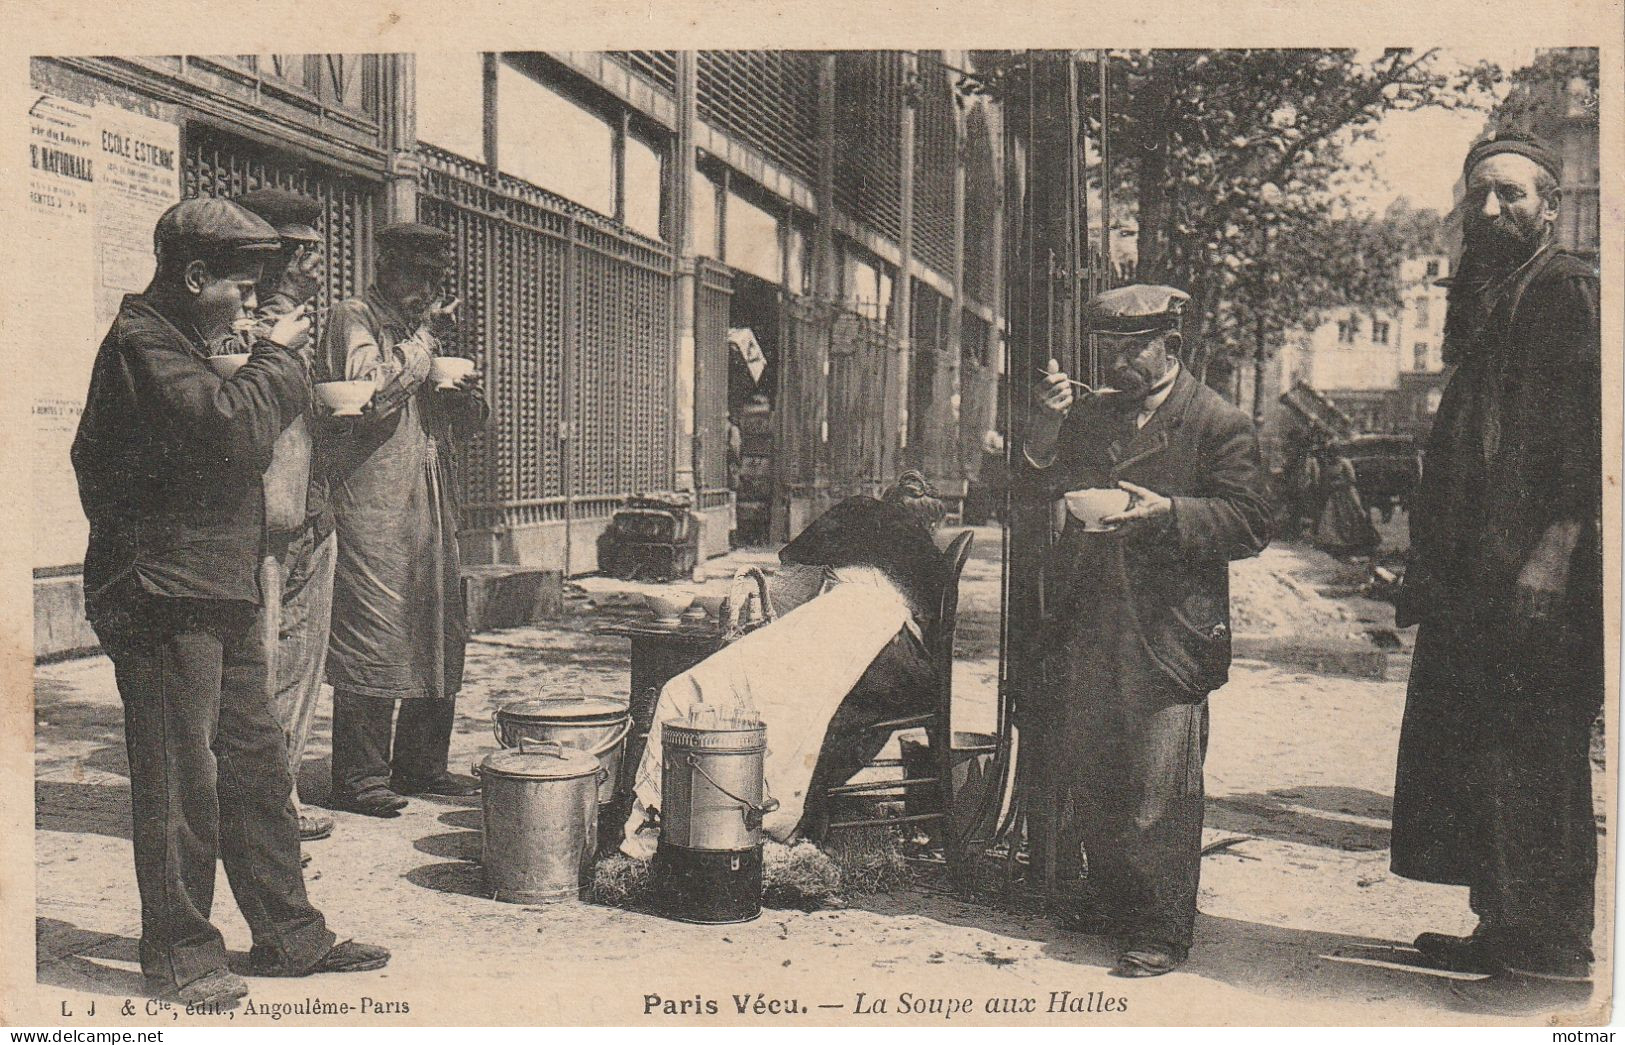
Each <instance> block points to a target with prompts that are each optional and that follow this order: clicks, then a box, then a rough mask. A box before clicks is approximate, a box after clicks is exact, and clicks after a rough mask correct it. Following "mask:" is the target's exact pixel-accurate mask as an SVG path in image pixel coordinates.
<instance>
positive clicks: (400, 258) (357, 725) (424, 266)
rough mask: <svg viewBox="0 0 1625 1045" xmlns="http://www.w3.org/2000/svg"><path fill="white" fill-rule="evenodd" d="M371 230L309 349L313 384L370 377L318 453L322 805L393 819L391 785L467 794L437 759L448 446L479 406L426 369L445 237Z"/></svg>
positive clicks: (449, 691)
mask: <svg viewBox="0 0 1625 1045" xmlns="http://www.w3.org/2000/svg"><path fill="white" fill-rule="evenodd" d="M377 240H378V248H379V255H378V280H377V282H376V283H375V284H374V285H373V286H372V287H370V288H368V290H367V292H366V293H365V294H364V295H363V296H362V297H359V298H352V299H350V300H348V301H344V302H342V303H340V304H338V305H335V306H334V307H333V309H332V310H331V312H330V314H329V316H328V321H327V329H326V330H325V331H323V334H322V343H321V349H320V351H319V353H318V360H317V366H318V370H319V371H320V376H322V377H323V378H324V379H326V380H369V381H372V382H373V383H374V385H375V387H376V391H375V392H374V393H373V397H372V401H371V403H370V404H369V406H368V409H367V410H366V411H365V412H364V413H363V415H362V417H361V418H359V419H358V420H357V422H356V424H355V426H354V428H353V429H352V430H351V431H350V432H349V433H348V434H346V435H344V436H341V437H337V438H334V439H332V440H324V443H323V446H322V449H321V456H322V458H323V467H324V469H325V470H326V474H327V477H328V481H329V483H330V489H331V497H332V505H333V515H334V521H335V524H336V526H337V529H338V540H339V550H338V568H337V570H336V572H335V575H334V583H333V624H332V632H331V639H330V642H329V648H328V661H327V680H328V681H329V682H330V683H332V685H333V794H332V804H333V806H334V808H336V809H344V810H349V811H351V812H357V813H362V814H366V815H369V816H396V815H398V814H399V811H400V810H401V808H403V807H404V806H405V805H406V798H405V797H403V796H406V795H416V794H435V795H467V794H472V793H474V792H475V791H477V790H478V784H477V783H476V782H475V781H473V780H472V779H471V778H468V777H463V776H457V775H454V774H452V773H451V772H449V771H448V769H447V765H446V757H447V751H448V749H449V747H450V744H451V730H452V724H453V721H454V718H455V704H454V700H455V698H456V696H457V692H458V690H459V689H461V688H462V682H463V651H464V646H465V645H466V643H467V640H468V629H467V626H466V624H465V622H464V619H463V602H462V589H461V582H460V578H459V573H458V567H459V560H460V556H459V554H458V548H457V528H458V525H459V520H458V515H459V513H458V507H457V501H456V486H457V482H456V478H455V476H454V475H453V474H452V471H451V465H452V461H451V454H452V448H453V442H454V440H458V439H462V438H465V437H466V436H468V435H469V434H471V433H473V432H474V431H476V430H477V429H478V428H479V426H481V425H483V424H484V423H485V421H486V419H487V418H488V417H489V414H490V411H489V410H488V409H487V407H486V405H485V399H484V397H483V396H482V395H481V394H480V390H479V379H478V375H477V372H476V373H474V374H470V375H469V376H468V377H466V378H463V379H461V380H460V381H459V382H458V383H456V384H455V385H453V386H451V387H439V385H438V383H436V382H433V381H429V380H427V378H428V376H429V370H430V366H431V364H432V362H433V361H434V359H435V357H436V356H438V355H443V354H449V350H450V347H451V346H450V345H449V344H448V339H449V337H450V336H451V335H452V333H453V332H454V331H455V310H456V307H457V302H455V301H453V302H451V303H450V304H449V305H441V304H440V291H441V288H442V285H443V284H444V282H445V280H446V276H447V272H448V270H449V269H450V268H451V266H452V264H453V260H454V258H453V253H452V246H453V240H452V238H451V236H450V235H449V234H448V233H446V232H443V231H441V230H440V229H437V228H434V227H432V226H429V225H420V224H416V223H403V224H396V225H390V226H387V227H385V228H383V229H380V230H379V231H378V233H377ZM397 712H398V714H397Z"/></svg>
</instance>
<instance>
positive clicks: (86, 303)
mask: <svg viewBox="0 0 1625 1045" xmlns="http://www.w3.org/2000/svg"><path fill="white" fill-rule="evenodd" d="M331 57H332V59H333V60H329V61H325V62H317V61H313V60H312V56H301V55H292V56H289V55H272V56H260V57H257V58H256V57H253V56H250V57H248V58H243V57H241V56H216V57H212V58H173V57H170V58H166V57H154V58H67V57H64V58H35V59H33V60H32V61H31V62H30V85H31V87H32V90H31V91H30V93H29V94H28V96H27V103H28V106H29V108H28V113H27V118H28V121H29V129H30V134H29V142H28V146H29V153H28V166H27V168H26V171H27V177H28V211H27V218H26V223H25V225H24V227H23V228H21V229H18V230H16V231H18V232H20V233H21V234H22V238H20V239H19V240H18V241H17V242H18V248H17V249H20V250H22V251H23V252H24V253H25V254H26V256H27V257H28V260H29V262H30V263H29V264H28V265H27V266H26V270H27V272H28V273H29V277H28V282H27V283H26V284H25V285H24V286H23V287H21V288H20V295H19V301H20V303H21V304H22V308H21V309H20V310H19V311H20V313H21V314H22V316H23V317H24V318H23V323H22V326H23V331H24V334H25V337H26V338H27V342H28V344H27V347H26V348H25V349H24V350H23V358H24V359H26V360H28V363H29V375H30V383H31V395H30V398H29V408H30V409H29V418H28V422H29V426H30V429H31V430H30V432H29V440H30V444H31V449H32V453H31V455H30V461H29V468H30V472H31V475H30V483H31V485H30V490H31V494H32V504H31V505H30V509H31V510H30V512H29V518H30V520H31V522H32V535H31V537H32V555H31V560H32V561H31V565H32V567H33V572H34V647H35V655H36V656H37V657H50V656H57V655H62V654H66V653H70V652H75V651H78V650H83V649H89V648H93V647H94V646H95V645H96V638H95V635H94V633H93V632H91V631H90V629H89V627H88V625H87V624H86V623H85V621H84V598H83V592H82V584H81V581H80V576H79V574H80V569H81V563H82V562H83V559H84V553H85V545H86V542H87V540H88V536H89V534H88V526H87V524H86V522H85V519H84V515H83V513H82V511H81V510H80V507H79V497H78V489H77V485H76V483H75V480H74V475H73V468H72V465H71V462H70V460H69V449H70V447H71V446H72V443H73V437H74V433H75V431H76V430H77V428H78V424H79V417H80V414H81V412H82V410H83V407H84V400H85V393H86V390H87V388H88V385H89V381H90V370H91V365H92V363H93V361H94V359H95V355H96V350H97V347H98V346H99V344H100V342H101V339H102V337H103V336H104V335H105V334H106V331H107V328H108V326H109V325H110V324H111V322H112V320H113V317H114V316H115V315H116V314H117V312H118V308H119V304H120V302H121V300H122V299H123V297H124V295H125V294H128V293H134V292H139V291H141V290H142V289H144V288H145V287H146V284H147V282H148V281H149V280H150V278H151V276H152V270H153V264H154V258H153V250H152V230H153V225H154V224H155V222H156V221H157V218H158V216H159V215H160V214H162V213H163V212H164V210H166V209H167V208H168V207H169V206H171V205H172V204H173V203H175V202H176V201H178V200H179V199H180V198H181V196H182V193H183V192H192V193H196V192H200V191H201V192H209V191H216V190H217V189H220V188H224V189H225V190H227V191H241V189H242V188H244V187H245V184H246V187H254V186H255V185H257V184H260V183H262V182H266V181H267V179H268V178H269V177H270V176H269V175H268V174H267V173H266V170H268V169H269V168H265V165H264V164H263V163H261V164H260V165H259V166H256V167H253V168H252V170H246V169H245V171H238V170H236V169H235V168H234V169H233V170H232V171H228V172H220V171H212V170H211V171H210V172H209V173H210V174H211V176H213V175H220V177H218V178H215V179H214V181H211V182H210V183H209V184H208V185H199V184H197V182H198V180H199V177H200V174H199V172H198V170H196V169H194V168H195V167H196V164H195V163H193V165H192V166H191V167H189V166H188V164H189V161H190V160H192V159H193V157H192V156H191V154H190V153H188V151H187V148H188V147H190V146H196V145H197V144H198V142H199V141H202V140H203V139H201V138H200V137H199V135H200V133H203V132H208V133H212V134H214V135H216V137H220V136H222V135H225V136H236V138H235V139H234V140H238V139H240V140H242V141H246V142H253V143H257V144H263V147H264V149H265V150H266V153H267V155H274V156H276V157H278V158H280V159H281V160H282V161H285V162H282V163H281V165H280V166H279V167H278V168H277V170H278V171H279V172H281V173H280V174H279V175H278V177H277V178H276V179H275V180H276V183H277V184H283V183H284V182H286V183H288V184H289V186H290V187H293V186H294V183H295V182H297V183H298V187H300V188H305V189H308V188H309V186H306V185H305V184H304V181H306V180H309V179H310V178H313V177H315V174H314V173H311V172H315V171H318V170H322V171H327V170H330V169H331V168H330V167H327V166H323V165H322V162H323V161H327V162H328V163H331V164H336V165H337V166H339V167H340V168H342V169H343V170H344V171H345V172H349V173H352V174H354V175H355V176H357V177H358V178H359V179H360V180H361V181H362V182H365V183H366V184H365V185H364V186H363V188H366V189H367V192H365V193H363V195H364V196H367V199H370V193H371V189H370V186H375V185H376V184H378V179H379V178H380V177H381V175H382V172H383V170H384V167H385V161H384V158H383V152H382V141H383V138H384V134H385V131H384V127H383V125H382V124H381V122H380V119H379V114H380V112H381V111H382V105H381V99H382V96H383V95H382V90H383V87H384V85H385V84H386V83H388V82H393V81H392V79H391V77H393V75H394V74H393V73H392V72H389V71H388V70H386V68H385V67H386V64H387V63H386V62H384V61H383V58H382V56H378V55H346V56H331ZM210 140H213V139H210ZM194 151H196V150H195V149H194ZM234 155H235V154H234ZM244 162H246V161H244ZM262 168H265V169H262ZM226 175H229V177H228V176H226ZM239 175H241V176H240V177H239ZM245 179H246V182H245V184H238V183H239V182H244V181H245ZM302 179H303V180H302ZM215 181H218V182H220V185H218V186H217V185H215ZM316 194H317V195H319V196H321V198H322V199H323V201H324V203H327V204H330V210H331V213H330V214H329V215H328V219H329V220H328V221H327V222H326V224H327V225H330V226H332V225H336V226H339V227H340V228H339V233H342V236H344V237H349V239H346V241H345V242H346V243H349V241H350V239H356V240H357V242H358V243H359V242H361V241H362V240H364V238H365V232H366V230H363V231H362V232H359V233H356V232H354V230H352V229H351V228H350V225H351V224H353V222H352V221H351V219H352V217H354V215H353V214H352V211H354V210H355V209H356V208H355V207H353V206H350V203H351V201H350V200H349V197H347V196H346V197H345V198H344V199H340V200H338V201H337V202H334V201H332V200H329V198H328V196H327V195H323V194H322V193H319V192H318V193H316ZM362 202H363V204H365V203H366V202H367V200H366V199H364V200H363V201H362ZM361 211H362V212H363V213H361V216H360V219H358V220H361V221H362V222H363V223H364V224H365V225H366V226H367V229H369V230H370V226H371V224H372V217H371V211H370V209H368V207H366V206H362V207H361ZM335 215H336V216H335ZM352 233H353V235H352ZM336 234H337V233H336ZM357 237H359V239H357ZM341 238H342V237H341ZM355 253H356V251H355V250H346V251H345V252H343V254H342V256H343V257H344V258H347V259H348V258H352V257H353V255H354V254H355ZM352 267H353V266H352ZM338 268H339V269H341V270H342V271H339V272H338V273H336V274H335V276H334V279H335V280H337V281H338V282H340V283H343V287H342V288H341V289H343V290H344V291H345V292H349V291H350V290H351V289H352V287H351V284H352V283H354V282H355V279H354V278H349V277H352V276H355V277H356V278H359V276H357V274H356V273H355V272H351V271H350V269H349V268H345V267H344V266H343V265H339V266H338ZM357 272H359V270H357Z"/></svg>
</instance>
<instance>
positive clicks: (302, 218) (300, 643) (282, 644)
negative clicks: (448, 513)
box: [232, 189, 338, 842]
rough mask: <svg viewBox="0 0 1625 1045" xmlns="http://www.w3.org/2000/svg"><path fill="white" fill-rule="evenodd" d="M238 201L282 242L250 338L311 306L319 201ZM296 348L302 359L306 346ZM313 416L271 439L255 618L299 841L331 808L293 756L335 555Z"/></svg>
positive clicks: (264, 192)
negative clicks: (304, 789) (314, 803)
mask: <svg viewBox="0 0 1625 1045" xmlns="http://www.w3.org/2000/svg"><path fill="white" fill-rule="evenodd" d="M236 202H237V203H238V204H240V205H241V206H242V207H244V208H245V209H247V210H249V211H252V212H253V213H254V214H257V215H259V216H260V217H261V218H263V219H265V221H266V222H268V223H269V224H270V225H271V226H272V227H273V228H275V229H276V232H277V236H278V237H279V238H280V239H281V241H282V246H281V250H279V251H278V252H277V253H276V254H274V255H271V256H270V257H269V258H268V259H267V261H266V264H265V270H264V272H263V274H262V275H261V277H260V283H259V288H258V292H257V297H258V300H259V306H258V307H257V308H256V309H255V310H254V315H255V324H254V326H253V327H252V328H250V329H249V330H247V331H245V332H243V333H242V334H240V335H238V336H239V337H240V338H242V339H244V340H246V341H248V342H252V340H253V339H254V338H255V337H258V336H259V335H260V334H261V333H262V332H263V331H264V330H265V329H267V328H269V327H270V326H271V325H274V324H275V323H276V322H277V321H278V320H279V319H280V318H281V317H283V316H286V315H288V314H290V313H292V312H295V311H298V310H300V309H310V308H314V307H315V299H316V292H317V290H318V289H319V287H320V285H321V276H322V238H321V233H319V232H318V231H317V230H316V224H317V221H318V220H319V218H320V216H321V208H322V205H321V201H320V200H317V199H314V198H312V197H310V196H305V195H302V194H300V193H297V192H289V191H288V190H286V189H257V190H255V191H253V192H249V193H245V194H244V195H242V196H239V197H237V198H236ZM232 350H233V351H237V350H239V349H237V348H235V347H234V348H233V349H232ZM241 350H246V347H245V348H244V349H241ZM301 355H302V357H303V358H304V359H305V360H306V362H307V366H308V365H309V360H310V359H311V353H309V352H305V353H302V354H301ZM319 417H320V413H319V412H318V410H317V406H316V403H315V401H314V400H312V401H311V402H310V404H309V406H308V408H307V409H306V410H304V411H303V412H301V413H300V415H299V416H298V417H296V418H294V419H293V422H292V423H291V424H289V425H288V427H287V428H286V429H285V430H284V431H283V433H282V435H281V436H279V437H278V438H277V441H276V446H275V447H273V448H272V451H271V465H270V467H269V468H267V469H266V471H265V478H264V486H265V528H266V548H265V556H264V559H263V561H262V562H261V563H260V587H261V588H262V589H263V590H264V592H265V600H264V604H263V605H262V606H261V608H260V618H259V628H260V637H261V641H263V642H264V643H265V649H266V659H267V663H268V670H267V672H266V684H267V687H268V689H269V692H270V697H271V711H272V713H273V714H275V715H276V718H277V722H278V723H280V724H281V726H282V732H283V735H284V736H285V737H286V738H287V743H288V772H289V773H290V774H292V776H293V781H294V791H293V803H294V811H295V813H297V814H298V816H299V838H300V840H301V841H304V842H310V841H315V840H317V839H321V838H326V837H327V836H328V835H330V834H332V832H333V818H332V817H330V816H325V815H323V814H321V813H319V812H317V811H315V810H311V809H307V808H306V807H305V806H304V805H303V804H302V803H301V802H300V801H299V764H300V763H301V762H302V761H303V760H304V755H305V744H306V742H307V741H308V740H309V739H310V729H311V726H312V725H313V724H314V721H315V718H316V703H317V698H318V697H319V696H320V695H321V687H322V676H323V672H324V670H325V668H326V664H327V628H328V621H329V618H330V614H331V611H332V604H333V563H334V561H335V558H336V556H337V553H338V551H337V550H338V540H337V538H336V537H335V536H334V533H333V514H332V512H331V510H329V508H328V505H327V498H326V484H325V482H324V481H323V477H322V476H321V475H320V473H318V472H316V471H315V470H314V469H313V468H312V451H313V448H314V444H313V438H314V433H313V428H314V426H315V425H316V424H317V419H318V418H319Z"/></svg>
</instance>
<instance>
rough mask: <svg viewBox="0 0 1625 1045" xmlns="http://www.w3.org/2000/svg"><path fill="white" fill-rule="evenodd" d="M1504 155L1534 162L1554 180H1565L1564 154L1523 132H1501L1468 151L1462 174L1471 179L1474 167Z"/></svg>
mask: <svg viewBox="0 0 1625 1045" xmlns="http://www.w3.org/2000/svg"><path fill="white" fill-rule="evenodd" d="M1503 153H1512V154H1514V155H1517V156H1522V157H1524V158H1525V159H1528V160H1532V161H1533V162H1534V163H1536V164H1537V165H1539V166H1540V167H1542V168H1544V169H1545V171H1546V173H1548V174H1550V175H1551V176H1552V178H1553V179H1554V180H1556V181H1559V182H1561V181H1562V180H1563V154H1562V153H1560V152H1558V151H1557V150H1556V149H1554V148H1552V145H1551V143H1550V142H1548V141H1545V140H1543V139H1540V138H1537V137H1535V136H1534V135H1532V134H1526V133H1524V132H1523V131H1499V132H1497V133H1496V135H1495V137H1493V138H1486V139H1485V140H1484V141H1481V142H1479V143H1478V144H1477V145H1474V146H1473V147H1472V148H1471V149H1468V150H1467V160H1466V162H1465V163H1463V164H1462V165H1461V172H1462V174H1463V175H1465V176H1467V177H1471V176H1472V173H1473V168H1474V167H1477V166H1478V165H1479V164H1480V163H1483V162H1484V161H1485V160H1487V159H1489V158H1490V157H1491V156H1500V155H1502V154H1503Z"/></svg>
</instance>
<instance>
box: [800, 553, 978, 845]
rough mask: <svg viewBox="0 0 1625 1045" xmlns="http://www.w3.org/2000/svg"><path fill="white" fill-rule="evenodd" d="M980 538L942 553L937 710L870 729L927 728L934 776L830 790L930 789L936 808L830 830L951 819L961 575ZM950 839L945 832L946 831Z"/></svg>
mask: <svg viewBox="0 0 1625 1045" xmlns="http://www.w3.org/2000/svg"><path fill="white" fill-rule="evenodd" d="M974 536H975V534H973V533H972V532H971V531H970V530H966V531H964V532H963V533H961V534H960V535H959V536H957V537H955V538H954V539H953V542H952V543H951V544H949V545H948V548H947V550H946V551H944V552H943V553H942V559H943V566H944V568H945V571H946V574H947V580H946V583H945V584H944V585H943V589H942V603H941V605H940V606H939V607H938V612H937V619H936V623H935V624H933V625H932V627H931V629H930V630H929V631H928V632H927V633H926V636H925V646H926V650H927V652H928V653H929V655H930V657H931V666H932V668H933V670H934V672H935V674H936V682H937V691H936V700H935V707H933V708H932V709H931V710H930V711H924V712H920V713H918V714H913V715H906V716H903V717H901V718H893V719H887V720H885V721H884V722H876V723H875V724H874V725H872V726H870V727H868V728H869V730H870V731H874V732H878V731H882V730H883V731H885V732H888V733H896V732H898V731H899V730H904V729H915V728H918V727H920V726H924V727H925V731H926V735H927V736H928V737H929V738H930V743H931V775H930V776H923V777H909V776H908V774H907V773H906V772H905V773H904V774H903V778H902V779H888V780H871V781H865V782H863V783H859V784H843V785H841V786H840V787H832V788H828V789H826V790H825V792H824V795H825V797H826V799H827V800H833V799H835V798H838V797H840V796H844V795H861V794H884V793H887V792H895V793H897V794H902V793H904V789H913V788H924V787H930V788H931V789H933V790H934V791H935V792H936V796H937V802H936V808H935V809H933V810H932V811H931V812H928V813H915V814H912V815H907V816H890V817H876V818H871V819H866V820H840V821H836V822H835V823H832V824H830V825H829V827H828V830H830V831H835V830H839V829H841V828H853V827H873V826H877V825H881V824H901V823H909V822H916V823H920V822H927V821H932V820H946V819H947V818H948V815H949V811H950V810H951V809H952V808H953V798H954V795H953V790H954V782H953V751H952V748H953V692H954V633H955V631H956V630H957V629H958V626H959V575H960V574H961V573H963V572H964V570H965V560H966V559H968V558H970V546H971V539H972V538H973V537H974ZM869 765H870V766H894V765H895V766H901V765H902V760H901V759H876V760H874V761H872V762H870V763H869ZM943 835H944V837H946V832H943Z"/></svg>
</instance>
